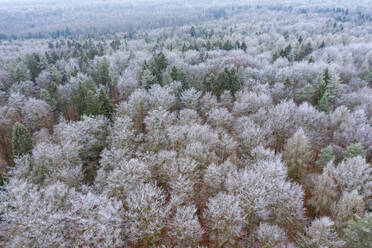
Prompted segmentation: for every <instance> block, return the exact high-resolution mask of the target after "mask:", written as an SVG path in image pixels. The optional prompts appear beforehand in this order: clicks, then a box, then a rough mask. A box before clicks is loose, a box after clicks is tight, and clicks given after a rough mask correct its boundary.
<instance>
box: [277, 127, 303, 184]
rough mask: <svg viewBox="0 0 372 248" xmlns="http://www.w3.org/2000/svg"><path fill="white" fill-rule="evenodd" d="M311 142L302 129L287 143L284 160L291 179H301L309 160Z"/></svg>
mask: <svg viewBox="0 0 372 248" xmlns="http://www.w3.org/2000/svg"><path fill="white" fill-rule="evenodd" d="M308 152H309V142H308V139H307V137H306V135H305V133H304V131H303V130H302V129H299V130H298V131H297V132H296V133H295V134H294V135H293V136H292V137H291V138H290V139H288V141H287V145H286V147H285V148H284V152H283V159H284V161H286V162H287V166H288V174H289V177H291V178H293V179H294V180H297V179H299V177H300V176H301V174H302V173H303V169H304V168H305V166H306V163H307V160H308V157H307V156H308V154H309V153H308Z"/></svg>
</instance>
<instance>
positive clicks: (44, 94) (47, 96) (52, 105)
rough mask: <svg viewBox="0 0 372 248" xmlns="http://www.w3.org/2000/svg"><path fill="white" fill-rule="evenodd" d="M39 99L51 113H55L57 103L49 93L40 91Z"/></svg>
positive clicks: (43, 90)
mask: <svg viewBox="0 0 372 248" xmlns="http://www.w3.org/2000/svg"><path fill="white" fill-rule="evenodd" d="M40 99H41V100H43V101H45V102H46V103H48V104H49V106H50V108H51V110H52V111H55V110H56V108H57V101H56V99H54V98H53V97H51V95H50V94H49V91H47V90H45V89H41V90H40Z"/></svg>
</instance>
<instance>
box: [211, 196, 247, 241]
mask: <svg viewBox="0 0 372 248" xmlns="http://www.w3.org/2000/svg"><path fill="white" fill-rule="evenodd" d="M207 207H208V209H207V210H206V211H205V213H204V215H205V217H206V218H207V219H208V225H209V228H210V230H211V231H212V233H211V234H210V235H211V236H212V235H213V236H212V239H213V240H214V243H215V247H224V246H226V245H234V243H235V242H236V239H237V238H239V237H240V236H241V235H242V234H243V233H242V231H243V227H244V223H245V220H244V219H245V215H244V212H243V209H242V208H241V207H240V202H239V197H237V196H234V195H230V194H226V193H219V194H218V195H217V196H215V197H213V198H210V199H209V201H208V203H207Z"/></svg>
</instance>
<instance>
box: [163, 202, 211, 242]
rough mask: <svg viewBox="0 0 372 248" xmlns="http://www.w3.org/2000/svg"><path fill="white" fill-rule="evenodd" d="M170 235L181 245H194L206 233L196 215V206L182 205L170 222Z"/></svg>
mask: <svg viewBox="0 0 372 248" xmlns="http://www.w3.org/2000/svg"><path fill="white" fill-rule="evenodd" d="M169 229H170V235H171V237H172V238H173V239H174V240H175V242H176V243H177V245H178V246H179V247H183V246H193V245H196V244H198V243H199V242H200V240H201V238H202V235H203V233H204V230H203V228H202V227H201V225H200V223H199V220H198V218H197V216H196V208H195V206H192V205H191V206H181V207H178V208H177V210H176V214H175V215H174V217H173V218H172V220H171V221H170V223H169Z"/></svg>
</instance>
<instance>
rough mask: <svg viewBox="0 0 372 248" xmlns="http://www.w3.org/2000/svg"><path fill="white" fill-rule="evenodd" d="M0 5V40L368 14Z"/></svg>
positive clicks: (29, 1) (217, 2) (26, 2)
mask: <svg viewBox="0 0 372 248" xmlns="http://www.w3.org/2000/svg"><path fill="white" fill-rule="evenodd" d="M0 3H1V4H0V38H2V39H5V38H8V37H12V38H15V37H28V38H30V37H32V38H35V37H38V38H40V37H45V36H53V37H56V36H60V35H70V33H72V34H78V33H79V34H81V33H85V34H91V35H93V34H97V33H114V32H127V31H133V30H137V29H152V28H160V27H172V26H180V25H185V24H190V23H193V22H194V23H195V22H198V21H207V20H216V19H220V18H227V17H230V16H234V15H238V14H239V13H245V14H246V13H254V11H255V10H256V9H257V8H260V9H261V10H263V9H271V10H273V9H275V8H277V9H280V10H281V11H287V12H291V13H301V12H304V11H307V10H310V9H312V10H313V9H318V11H327V10H328V11H330V9H332V8H334V7H335V6H337V7H338V8H348V9H349V10H352V11H356V12H358V13H359V12H360V13H362V14H364V13H367V14H368V13H370V12H371V11H370V10H371V5H370V1H367V0H362V1H358V4H357V5H356V4H355V2H354V1H343V0H340V1H330V0H326V1H319V0H316V1H298V0H292V1H268V0H264V1H258V0H251V1H242V0H230V1H222V0H211V1H207V0H200V1H197V0H188V1H184V0H156V1H151V0H138V1H134V0H81V1H75V0H1V1H0ZM261 7H262V8H261ZM10 27H12V28H10ZM66 29H67V30H66Z"/></svg>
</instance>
